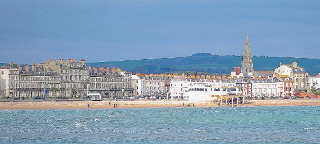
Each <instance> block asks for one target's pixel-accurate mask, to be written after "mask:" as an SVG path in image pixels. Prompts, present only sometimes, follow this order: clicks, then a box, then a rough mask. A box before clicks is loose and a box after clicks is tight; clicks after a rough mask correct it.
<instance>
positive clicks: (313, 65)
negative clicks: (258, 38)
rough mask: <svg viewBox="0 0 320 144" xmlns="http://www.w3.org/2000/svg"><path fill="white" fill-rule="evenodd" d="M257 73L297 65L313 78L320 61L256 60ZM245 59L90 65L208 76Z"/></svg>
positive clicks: (194, 57)
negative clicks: (287, 65) (187, 72)
mask: <svg viewBox="0 0 320 144" xmlns="http://www.w3.org/2000/svg"><path fill="white" fill-rule="evenodd" d="M252 59H253V62H254V69H255V70H256V71H273V70H274V69H275V68H277V67H278V66H279V63H280V62H282V63H284V64H289V63H291V62H293V61H296V62H298V65H299V66H301V67H303V68H305V70H306V71H307V72H309V74H312V75H315V74H318V73H319V72H320V59H306V58H292V57H265V56H253V58H252ZM241 60H242V56H230V55H229V56H219V55H212V54H209V53H197V54H194V55H192V56H186V57H176V58H159V59H142V60H125V61H109V62H98V63H88V65H89V66H96V67H120V68H121V69H124V70H126V71H130V72H133V73H155V74H156V73H174V72H186V71H189V72H205V73H217V74H229V73H230V71H232V70H233V67H235V66H241Z"/></svg>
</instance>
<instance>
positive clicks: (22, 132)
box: [0, 106, 320, 144]
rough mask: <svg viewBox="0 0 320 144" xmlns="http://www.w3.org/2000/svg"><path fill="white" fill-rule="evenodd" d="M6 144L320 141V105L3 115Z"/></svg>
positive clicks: (1, 134)
mask: <svg viewBox="0 0 320 144" xmlns="http://www.w3.org/2000/svg"><path fill="white" fill-rule="evenodd" d="M0 143H24V144H25V143H26V144H33V143H259V144H262V143H320V107H319V106H308V107H305V106H299V107H235V108H228V107H224V108H146V109H106V110H101V109H99V110H92V109H88V110H87V109H83V110H24V111H21V110H18V111H0Z"/></svg>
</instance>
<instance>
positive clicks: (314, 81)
mask: <svg viewBox="0 0 320 144" xmlns="http://www.w3.org/2000/svg"><path fill="white" fill-rule="evenodd" d="M308 88H310V89H312V88H314V89H319V88H320V73H319V74H318V75H317V76H310V77H309V78H308Z"/></svg>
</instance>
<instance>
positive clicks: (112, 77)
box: [88, 67, 134, 99]
mask: <svg viewBox="0 0 320 144" xmlns="http://www.w3.org/2000/svg"><path fill="white" fill-rule="evenodd" d="M89 71H90V80H89V82H90V85H89V87H88V91H89V92H90V93H99V94H101V95H102V97H103V98H109V99H125V98H128V97H132V96H133V95H134V89H133V88H132V74H131V73H129V72H125V71H122V70H121V69H120V68H118V69H116V70H115V69H114V68H113V69H111V71H110V70H109V68H103V67H100V68H96V67H94V68H91V67H90V68H89Z"/></svg>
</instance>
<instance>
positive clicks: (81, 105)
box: [0, 99, 320, 110]
mask: <svg viewBox="0 0 320 144" xmlns="http://www.w3.org/2000/svg"><path fill="white" fill-rule="evenodd" d="M225 106H228V105H223V107H225ZM229 106H230V107H231V105H229ZM239 106H241V107H251V106H320V99H281V100H280V99H276V100H246V102H245V104H243V105H239ZM161 107H218V105H217V103H211V102H190V101H168V100H157V101H140V100H135V101H36V102H30V101H29V102H23V101H19V102H13V101H10V102H9V101H8V102H0V109H1V110H41V109H88V108H90V109H119V108H161Z"/></svg>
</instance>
